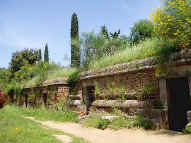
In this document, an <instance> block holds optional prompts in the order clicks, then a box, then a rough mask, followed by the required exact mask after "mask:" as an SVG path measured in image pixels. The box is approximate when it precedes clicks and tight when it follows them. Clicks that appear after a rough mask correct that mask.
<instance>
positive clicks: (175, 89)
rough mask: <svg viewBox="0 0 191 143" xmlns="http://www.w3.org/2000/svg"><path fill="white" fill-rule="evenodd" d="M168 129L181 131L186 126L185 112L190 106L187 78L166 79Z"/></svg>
mask: <svg viewBox="0 0 191 143" xmlns="http://www.w3.org/2000/svg"><path fill="white" fill-rule="evenodd" d="M167 89H168V94H169V97H168V120H169V129H170V130H173V131H182V130H183V129H184V128H185V126H186V124H187V115H186V112H187V111H188V109H189V106H190V96H189V84H188V79H187V78H171V79H167Z"/></svg>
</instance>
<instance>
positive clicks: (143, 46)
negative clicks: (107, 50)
mask: <svg viewBox="0 0 191 143" xmlns="http://www.w3.org/2000/svg"><path fill="white" fill-rule="evenodd" d="M172 47H173V45H172V44H171V43H168V42H165V41H160V40H158V39H148V40H146V41H143V42H142V43H140V44H139V45H137V46H133V47H127V48H126V49H124V50H120V51H118V52H116V53H114V55H112V56H104V57H103V58H101V59H99V60H94V61H92V62H91V63H90V65H89V67H88V68H89V69H99V68H104V67H107V66H111V65H116V64H121V63H127V62H130V61H133V60H137V59H144V58H147V57H153V56H161V55H163V54H165V53H166V52H169V53H170V52H173V50H172V49H173V48H172Z"/></svg>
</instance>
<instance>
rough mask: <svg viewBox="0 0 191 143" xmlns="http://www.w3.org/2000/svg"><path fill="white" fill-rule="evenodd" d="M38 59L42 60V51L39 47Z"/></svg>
mask: <svg viewBox="0 0 191 143" xmlns="http://www.w3.org/2000/svg"><path fill="white" fill-rule="evenodd" d="M38 52H39V60H40V61H42V52H41V49H39V51H38Z"/></svg>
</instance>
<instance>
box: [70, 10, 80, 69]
mask: <svg viewBox="0 0 191 143" xmlns="http://www.w3.org/2000/svg"><path fill="white" fill-rule="evenodd" d="M71 66H72V67H79V66H80V42H79V27H78V16H77V14H76V13H73V15H72V21H71Z"/></svg>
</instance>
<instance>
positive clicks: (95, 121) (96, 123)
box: [83, 115, 109, 130]
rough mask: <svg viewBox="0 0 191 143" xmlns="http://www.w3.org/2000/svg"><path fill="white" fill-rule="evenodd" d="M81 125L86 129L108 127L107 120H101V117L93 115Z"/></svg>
mask: <svg viewBox="0 0 191 143" xmlns="http://www.w3.org/2000/svg"><path fill="white" fill-rule="evenodd" d="M83 125H85V126H87V127H93V128H98V129H102V130H103V129H106V128H107V127H108V125H109V120H106V119H101V116H99V115H94V116H92V117H90V118H88V119H86V120H85V121H84V122H83Z"/></svg>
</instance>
